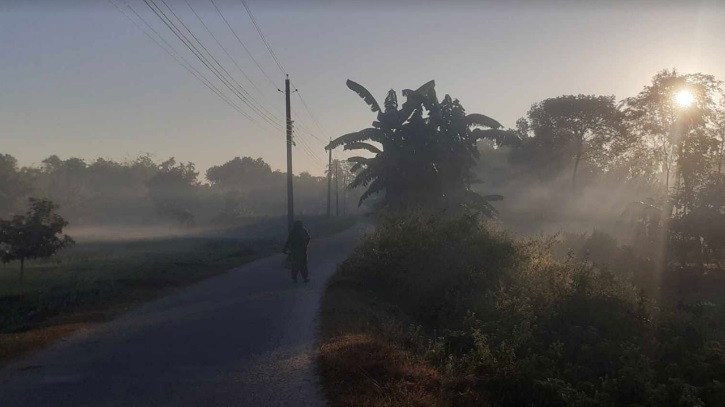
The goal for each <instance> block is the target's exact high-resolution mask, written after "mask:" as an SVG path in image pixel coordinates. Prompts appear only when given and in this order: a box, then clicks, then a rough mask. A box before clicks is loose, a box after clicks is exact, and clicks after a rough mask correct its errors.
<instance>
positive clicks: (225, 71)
mask: <svg viewBox="0 0 725 407" xmlns="http://www.w3.org/2000/svg"><path fill="white" fill-rule="evenodd" d="M151 2H152V3H153V0H151ZM161 3H163V5H164V6H166V8H167V9H168V10H169V11H170V12H171V15H173V16H174V18H176V20H177V21H179V23H181V25H182V26H183V27H184V29H185V30H186V31H187V32H188V33H189V35H191V37H192V38H193V39H194V40H195V41H196V43H197V44H199V46H201V48H202V49H203V50H204V51H205V52H206V53H207V55H209V57H211V59H212V60H213V61H214V63H215V64H216V66H218V67H219V69H221V70H222V71H223V72H224V73H225V74H226V77H225V76H224V75H221V76H220V77H219V79H220V80H223V81H224V82H225V84H227V85H228V86H229V89H230V90H231V91H232V92H234V93H235V94H236V95H237V96H238V97H239V98H240V99H241V100H242V102H244V104H246V105H247V106H249V108H250V109H252V111H254V112H255V113H257V114H258V115H259V116H260V117H262V119H263V120H265V121H266V122H267V123H269V124H270V125H272V126H281V125H280V124H279V123H274V119H273V118H270V117H268V116H267V115H265V114H264V113H263V112H261V111H260V110H259V108H258V107H257V106H256V105H254V104H253V103H252V102H251V101H250V100H249V99H248V98H247V97H245V96H244V95H243V94H242V93H246V94H247V95H248V94H249V92H247V91H246V89H244V87H243V86H242V85H241V84H239V82H237V81H236V80H235V79H234V77H232V75H231V74H230V73H229V71H227V70H226V68H224V66H222V65H221V64H220V63H219V61H218V60H217V59H216V58H215V57H214V55H213V54H212V53H211V52H210V51H209V50H208V49H207V48H206V47H205V46H204V44H203V43H202V42H201V41H200V40H199V38H197V36H196V35H194V33H193V32H192V31H191V30H190V29H189V27H188V26H187V25H186V24H185V23H184V21H183V20H182V19H181V18H180V17H179V16H178V15H177V14H176V13H175V12H174V10H172V9H171V7H169V5H168V4H166V1H165V0H161ZM157 7H158V6H157ZM159 11H161V12H162V14H163V11H162V10H161V9H159ZM167 18H168V17H167ZM169 21H171V20H169ZM172 24H173V22H172ZM177 29H178V27H177ZM182 34H183V33H182ZM187 39H188V38H187ZM189 42H191V41H189ZM194 48H195V49H196V47H194ZM207 61H208V60H207ZM216 72H219V71H218V70H216ZM229 80H231V82H234V84H236V85H237V87H238V88H239V89H236V88H235V87H234V86H233V85H231V83H230V82H229ZM239 90H241V92H240V91H239Z"/></svg>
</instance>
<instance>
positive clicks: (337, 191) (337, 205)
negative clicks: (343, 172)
mask: <svg viewBox="0 0 725 407" xmlns="http://www.w3.org/2000/svg"><path fill="white" fill-rule="evenodd" d="M339 169H340V162H339V161H337V160H335V216H340V181H339V180H338V178H337V177H338V175H339V174H338V172H339V171H338V170H339Z"/></svg>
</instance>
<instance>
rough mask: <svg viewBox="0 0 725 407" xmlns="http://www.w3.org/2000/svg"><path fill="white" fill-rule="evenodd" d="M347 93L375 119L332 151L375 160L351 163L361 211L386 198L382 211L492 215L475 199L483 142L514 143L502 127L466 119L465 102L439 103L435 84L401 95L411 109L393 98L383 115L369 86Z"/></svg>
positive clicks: (341, 139)
mask: <svg viewBox="0 0 725 407" xmlns="http://www.w3.org/2000/svg"><path fill="white" fill-rule="evenodd" d="M347 86H348V87H349V88H350V89H351V90H353V91H354V92H356V93H357V94H358V95H359V96H360V97H361V98H363V99H364V100H365V102H366V103H367V104H368V105H369V106H370V108H371V110H372V111H373V112H377V120H375V121H374V122H373V123H372V127H370V128H366V129H363V130H360V131H357V132H354V133H349V134H346V135H343V136H340V137H338V138H337V139H335V140H333V141H332V142H331V143H330V144H329V145H328V146H327V148H328V149H329V148H335V147H337V146H340V145H343V146H344V148H345V150H364V151H366V152H367V153H371V154H373V157H363V156H356V157H352V158H350V159H349V161H350V162H351V163H353V164H354V165H353V167H352V169H351V170H352V171H353V172H355V173H356V176H355V179H353V180H352V182H351V183H350V187H352V188H354V187H359V186H362V187H365V188H366V191H365V193H363V195H362V196H361V197H360V201H359V204H362V202H363V201H365V200H366V199H368V198H371V197H373V196H375V195H376V194H382V195H383V197H384V198H383V200H382V206H385V207H389V208H391V209H393V210H401V209H404V208H439V209H440V208H454V207H456V206H460V205H462V204H468V205H469V206H471V207H476V208H480V210H482V211H483V212H484V213H486V214H488V215H493V213H494V212H495V210H494V209H493V207H492V206H491V205H490V204H489V199H486V197H480V196H476V194H474V193H472V192H471V191H470V184H471V181H472V177H471V174H470V168H471V167H472V166H473V165H474V164H475V163H476V158H477V154H478V150H477V148H476V142H477V141H478V140H479V139H482V138H490V139H494V140H496V141H497V142H499V143H501V144H505V143H509V142H514V140H515V139H516V137H515V136H514V135H513V134H512V133H509V132H505V131H503V130H501V129H500V128H501V124H500V123H498V122H497V121H496V120H494V119H491V118H490V117H487V116H484V115H481V114H466V112H465V110H464V109H463V106H461V104H460V103H459V101H458V100H457V99H452V98H451V97H450V96H448V95H446V96H445V97H444V99H443V101H441V102H439V101H438V98H437V96H436V92H435V82H434V81H430V82H428V83H426V84H424V85H423V86H421V87H420V88H418V89H416V90H410V89H406V90H403V92H402V95H403V96H404V97H405V98H406V101H405V102H404V103H403V104H402V105H399V104H398V96H397V93H396V92H395V91H393V90H390V91H389V92H388V94H387V96H386V98H385V102H384V103H383V107H381V106H380V104H378V102H377V101H376V100H375V98H374V97H373V96H372V95H371V94H370V92H369V91H368V90H367V89H365V88H364V87H363V86H361V85H359V84H357V83H355V82H353V81H351V80H348V81H347ZM371 143H375V144H371Z"/></svg>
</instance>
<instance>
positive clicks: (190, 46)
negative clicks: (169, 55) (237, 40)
mask: <svg viewBox="0 0 725 407" xmlns="http://www.w3.org/2000/svg"><path fill="white" fill-rule="evenodd" d="M144 2H145V3H146V5H147V6H148V7H149V8H150V9H151V10H152V11H153V12H154V14H156V16H157V17H158V18H159V19H160V20H161V21H162V22H163V23H164V25H166V27H167V28H169V30H171V32H172V33H173V34H174V35H175V36H176V37H177V38H178V39H179V40H180V41H181V42H182V44H184V46H186V48H187V49H189V51H191V53H192V54H194V56H195V57H196V58H197V59H199V61H201V63H202V64H203V65H204V66H206V68H207V69H209V70H210V71H211V72H212V73H213V74H214V76H216V77H217V79H219V81H221V82H222V84H223V85H224V86H225V87H226V88H227V89H229V90H230V91H231V92H232V93H233V94H234V95H235V96H236V97H237V98H239V99H240V100H241V101H242V103H244V104H245V105H247V107H249V108H250V109H251V110H252V111H253V112H254V113H256V114H257V115H259V116H260V117H261V118H262V119H263V120H264V121H265V122H267V123H268V124H270V125H271V126H272V127H275V128H277V127H280V125H279V124H277V123H274V121H272V120H270V118H268V117H266V115H265V114H264V113H262V112H260V111H259V109H258V108H256V106H254V105H253V104H252V103H251V102H250V101H249V100H248V99H247V98H246V97H245V96H244V95H243V94H242V93H241V92H240V91H239V90H238V89H237V88H235V87H234V85H233V84H232V83H231V82H232V81H233V82H235V83H236V85H237V86H238V87H239V88H241V89H243V87H242V86H241V85H240V84H239V83H238V82H236V81H235V80H234V78H232V77H231V75H230V74H229V72H228V71H227V70H226V69H225V68H224V67H223V66H222V65H221V64H220V63H219V61H218V60H217V59H216V58H215V57H214V56H213V55H212V54H211V53H210V52H209V50H208V49H207V48H206V47H205V46H204V44H202V43H201V41H200V40H199V39H198V38H197V37H196V36H195V35H194V33H193V32H191V30H190V29H189V27H188V26H186V24H185V23H184V22H183V20H181V18H179V16H178V15H176V13H175V12H174V11H173V10H172V9H171V8H170V7H169V5H168V4H166V2H165V1H164V0H161V2H162V3H163V4H164V6H165V7H166V8H167V9H168V10H169V11H170V12H171V14H172V15H173V16H174V18H176V20H177V21H178V22H179V23H181V25H182V26H183V27H184V29H185V30H186V31H187V32H188V33H189V35H191V37H192V38H193V39H194V40H195V41H196V43H197V44H199V46H200V47H201V48H202V49H203V50H204V51H205V52H206V53H207V54H208V55H209V57H210V58H211V59H212V60H213V61H214V63H212V62H211V61H210V60H209V59H208V58H207V57H206V56H205V55H204V53H202V52H201V51H200V50H199V48H198V47H197V46H196V45H194V43H193V42H192V40H191V39H189V37H188V36H187V35H186V34H184V32H182V30H181V29H180V28H179V27H178V26H177V25H176V24H175V23H174V22H173V21H172V20H171V18H170V17H169V16H168V15H166V13H165V12H164V11H163V10H162V9H161V8H160V7H159V6H158V5H157V4H156V3H155V2H154V0H144ZM214 64H216V65H217V66H218V67H219V68H217V67H215V66H214ZM220 69H221V71H220ZM222 71H223V72H224V73H226V75H227V76H229V79H227V77H226V76H225V75H224V73H222ZM230 79H231V81H230ZM245 92H246V90H245Z"/></svg>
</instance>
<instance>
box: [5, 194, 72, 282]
mask: <svg viewBox="0 0 725 407" xmlns="http://www.w3.org/2000/svg"><path fill="white" fill-rule="evenodd" d="M29 205H30V208H29V209H28V211H27V212H26V213H25V215H16V216H14V217H13V218H12V219H10V220H2V219H0V260H2V262H3V263H9V262H11V261H15V260H19V261H20V279H22V278H23V271H24V270H25V260H28V259H36V258H47V257H50V256H52V255H53V254H54V253H55V252H57V251H58V250H60V249H63V248H65V247H67V246H69V245H71V244H73V243H74V242H73V239H71V238H70V237H69V236H67V235H64V234H63V228H64V227H65V226H67V225H68V222H67V221H66V220H65V219H63V218H62V217H61V216H60V215H58V214H57V213H55V211H56V210H57V209H58V206H57V205H55V204H54V203H53V202H51V201H49V200H47V199H35V198H30V199H29Z"/></svg>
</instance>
